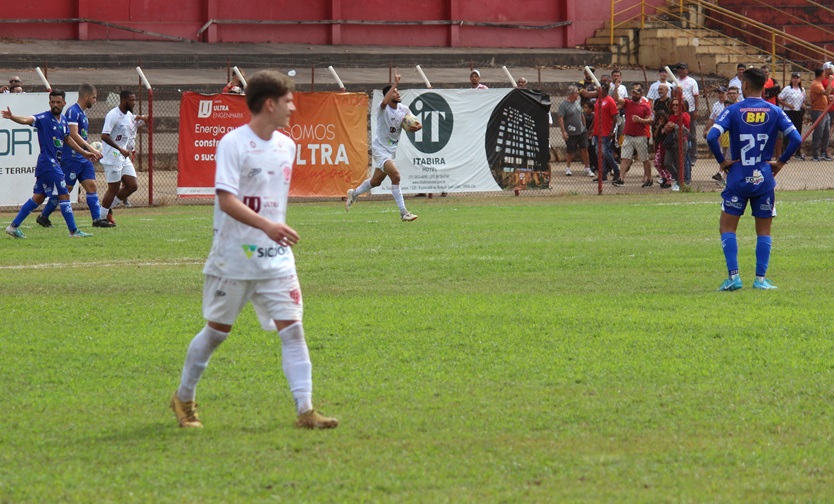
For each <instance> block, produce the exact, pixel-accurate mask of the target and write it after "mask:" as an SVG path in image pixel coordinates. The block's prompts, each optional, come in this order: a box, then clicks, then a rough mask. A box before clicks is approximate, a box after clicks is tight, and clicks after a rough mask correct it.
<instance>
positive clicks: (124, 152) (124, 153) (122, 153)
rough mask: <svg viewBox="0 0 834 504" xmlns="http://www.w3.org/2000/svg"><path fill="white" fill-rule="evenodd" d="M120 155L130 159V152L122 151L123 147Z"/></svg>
mask: <svg viewBox="0 0 834 504" xmlns="http://www.w3.org/2000/svg"><path fill="white" fill-rule="evenodd" d="M119 154H121V155H122V156H124V157H130V151H129V150H127V149H122V148H121V147H120V148H119Z"/></svg>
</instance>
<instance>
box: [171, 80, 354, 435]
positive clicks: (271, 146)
mask: <svg viewBox="0 0 834 504" xmlns="http://www.w3.org/2000/svg"><path fill="white" fill-rule="evenodd" d="M294 90H295V84H294V83H293V81H292V80H290V79H289V78H288V77H285V76H284V75H282V74H280V73H279V72H276V71H270V70H262V71H259V72H256V73H255V74H254V75H252V78H251V79H250V80H249V82H248V86H247V88H246V105H247V107H248V108H249V111H250V112H251V113H252V118H251V120H250V121H249V123H248V124H246V125H243V126H241V127H240V128H238V129H236V130H233V131H231V132H229V133H227V134H226V135H225V136H224V137H223V138H222V139H221V140H220V143H219V144H218V146H217V156H216V162H217V172H216V175H215V190H216V198H215V203H214V240H213V242H212V246H211V252H209V256H208V260H207V261H206V265H205V267H204V268H203V273H204V274H205V275H206V281H205V286H204V288H203V316H204V317H205V319H206V321H207V323H206V325H205V327H203V329H202V330H201V331H200V332H199V333H197V335H196V336H195V337H194V339H193V340H191V344H190V345H189V346H188V353H187V355H186V358H185V365H184V366H183V370H182V380H181V382H180V386H179V388H178V389H177V390H176V391H175V392H174V395H173V396H172V397H171V409H173V410H174V414H175V415H176V417H177V421H178V422H179V424H180V427H202V426H203V424H202V423H201V422H200V419H199V418H198V416H197V404H196V403H195V402H194V399H195V395H196V389H197V382H198V381H199V380H200V377H201V376H202V374H203V371H204V370H205V369H206V366H208V362H209V359H210V358H211V354H212V353H213V352H214V350H215V349H216V348H217V347H218V346H220V344H221V343H223V341H225V340H226V338H227V337H228V336H229V332H231V330H232V324H234V322H235V319H236V318H237V316H238V314H240V311H241V310H242V309H243V308H244V306H245V305H246V303H247V302H249V301H251V302H252V305H253V306H254V308H255V312H256V313H257V314H258V319H259V320H260V323H261V326H262V327H263V328H264V329H265V330H276V329H277V330H278V335H279V336H280V338H281V359H282V362H283V369H284V374H285V375H286V377H287V381H288V382H289V386H290V390H291V391H292V395H293V399H294V400H295V406H296V410H297V413H298V418H297V420H296V425H297V426H298V427H301V428H307V429H330V428H333V427H336V426H338V425H339V421H338V420H336V419H335V418H328V417H325V416H322V415H321V414H319V413H318V412H317V411H315V410H314V409H313V404H312V395H313V366H312V364H311V362H310V353H309V351H308V349H307V342H306V340H305V339H304V328H303V327H302V324H301V318H302V313H303V304H302V300H301V287H300V286H299V283H298V277H297V276H296V270H295V258H294V256H293V252H292V246H293V245H295V244H296V243H298V233H296V232H295V230H294V229H293V228H291V227H289V226H288V225H287V224H286V217H287V197H288V195H289V191H290V181H291V180H292V168H293V161H295V153H296V145H295V142H293V141H292V139H291V138H289V137H288V136H286V135H284V134H283V133H280V132H278V131H276V130H277V129H278V128H285V127H287V126H288V125H289V123H290V116H291V115H292V113H293V111H294V110H295V105H294V104H293V91H294Z"/></svg>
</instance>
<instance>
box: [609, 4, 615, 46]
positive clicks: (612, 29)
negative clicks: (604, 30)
mask: <svg viewBox="0 0 834 504" xmlns="http://www.w3.org/2000/svg"><path fill="white" fill-rule="evenodd" d="M610 33H611V35H610V37H609V41H608V43H609V44H611V45H614V0H611V31H610Z"/></svg>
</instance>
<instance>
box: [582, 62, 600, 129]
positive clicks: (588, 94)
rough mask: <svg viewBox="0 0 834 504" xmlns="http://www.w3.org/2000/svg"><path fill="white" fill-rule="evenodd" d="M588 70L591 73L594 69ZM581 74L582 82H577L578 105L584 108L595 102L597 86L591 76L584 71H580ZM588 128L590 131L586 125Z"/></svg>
mask: <svg viewBox="0 0 834 504" xmlns="http://www.w3.org/2000/svg"><path fill="white" fill-rule="evenodd" d="M589 68H590V70H591V72H592V73H593V71H594V68H593V67H589ZM582 73H583V75H584V77H585V78H584V79H583V80H581V81H579V86H578V87H579V99H580V104H581V105H582V106H583V107H584V106H585V104H586V103H588V102H589V101H590V100H596V97H597V85H596V84H595V83H594V79H593V76H592V75H588V73H587V72H585V70H584V69H583V70H582ZM588 128H589V129H590V125H588Z"/></svg>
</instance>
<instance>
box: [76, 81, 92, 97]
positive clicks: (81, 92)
mask: <svg viewBox="0 0 834 504" xmlns="http://www.w3.org/2000/svg"><path fill="white" fill-rule="evenodd" d="M95 92H96V87H95V86H93V85H92V84H87V83H86V82H85V83H84V84H81V85H80V86H78V96H90V95H91V94H93V93H95Z"/></svg>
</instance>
